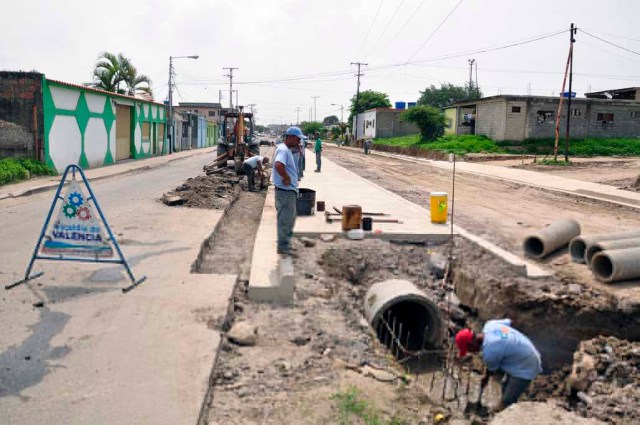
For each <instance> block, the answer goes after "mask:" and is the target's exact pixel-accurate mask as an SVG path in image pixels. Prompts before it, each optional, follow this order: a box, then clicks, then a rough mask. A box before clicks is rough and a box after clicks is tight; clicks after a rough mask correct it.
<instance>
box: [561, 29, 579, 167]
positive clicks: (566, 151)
mask: <svg viewBox="0 0 640 425" xmlns="http://www.w3.org/2000/svg"><path fill="white" fill-rule="evenodd" d="M577 32H578V29H577V28H575V27H574V25H573V24H571V30H570V31H569V43H570V46H571V48H570V49H569V100H567V132H566V134H565V138H564V162H565V163H567V162H569V131H570V128H571V95H572V92H571V89H572V85H573V84H572V83H573V43H575V42H576V39H575V38H573V36H574V35H575V34H576V33H577Z"/></svg>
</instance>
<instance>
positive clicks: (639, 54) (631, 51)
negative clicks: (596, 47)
mask: <svg viewBox="0 0 640 425" xmlns="http://www.w3.org/2000/svg"><path fill="white" fill-rule="evenodd" d="M581 30H582V32H583V33H584V34H587V35H588V36H589V37H593V38H595V39H597V40H600V41H602V42H603V43H607V44H610V45H612V46H614V47H617V48H618V49H622V50H625V51H627V52H629V53H633V54H634V55H638V56H640V52H636V51H635V50H631V49H627V48H626V47H622V46H619V45H617V44H615V43H612V42H611V41H607V40H605V39H604V38H600V37H598V36H597V35H593V34H591V33H588V32H586V31H585V30H583V29H581Z"/></svg>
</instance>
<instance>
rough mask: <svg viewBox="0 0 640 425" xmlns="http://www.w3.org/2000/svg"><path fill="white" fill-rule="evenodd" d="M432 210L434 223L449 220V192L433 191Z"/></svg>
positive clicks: (431, 198)
mask: <svg viewBox="0 0 640 425" xmlns="http://www.w3.org/2000/svg"><path fill="white" fill-rule="evenodd" d="M430 206H431V208H430V211H431V222H432V223H446V222H447V192H431V197H430Z"/></svg>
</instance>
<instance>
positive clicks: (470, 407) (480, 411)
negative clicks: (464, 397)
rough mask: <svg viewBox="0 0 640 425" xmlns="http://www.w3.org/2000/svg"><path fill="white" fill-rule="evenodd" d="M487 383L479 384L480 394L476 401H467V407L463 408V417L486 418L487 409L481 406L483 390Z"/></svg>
mask: <svg viewBox="0 0 640 425" xmlns="http://www.w3.org/2000/svg"><path fill="white" fill-rule="evenodd" d="M487 384H488V381H487V382H480V394H479V395H478V401H474V402H471V401H468V402H467V405H466V406H465V408H464V415H465V416H471V415H472V414H473V415H478V416H486V415H487V413H488V409H487V408H486V407H485V406H483V405H482V394H483V393H484V389H485V387H486V386H487Z"/></svg>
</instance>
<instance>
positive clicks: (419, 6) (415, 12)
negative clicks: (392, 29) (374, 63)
mask: <svg viewBox="0 0 640 425" xmlns="http://www.w3.org/2000/svg"><path fill="white" fill-rule="evenodd" d="M426 2H427V0H422V2H421V3H420V4H419V5H418V7H416V8H415V10H414V11H413V12H412V13H411V16H409V19H407V20H406V21H405V23H404V24H402V27H401V28H400V29H399V30H398V32H396V33H395V35H394V36H393V37H392V38H391V40H389V42H388V43H387V44H386V45H385V46H384V47H383V48H382V49H380V50H379V51H378V54H380V53H382V52H384V51H385V50H387V49H388V48H389V46H390V45H391V43H393V41H394V40H395V39H396V38H397V37H398V35H400V33H401V32H402V31H403V30H404V29H405V27H406V26H407V25H409V23H410V22H411V21H412V20H413V18H415V17H416V15H417V13H418V11H419V10H420V9H421V8H422V6H423V5H424V4H425V3H426Z"/></svg>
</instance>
